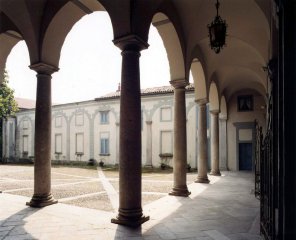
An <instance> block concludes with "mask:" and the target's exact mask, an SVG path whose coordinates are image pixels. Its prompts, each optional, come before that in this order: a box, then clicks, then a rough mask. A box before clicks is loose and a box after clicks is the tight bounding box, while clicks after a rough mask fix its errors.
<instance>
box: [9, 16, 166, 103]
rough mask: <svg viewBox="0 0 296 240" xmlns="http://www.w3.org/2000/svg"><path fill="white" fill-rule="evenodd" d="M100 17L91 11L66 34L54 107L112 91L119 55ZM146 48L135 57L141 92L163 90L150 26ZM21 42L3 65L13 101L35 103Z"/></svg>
mask: <svg viewBox="0 0 296 240" xmlns="http://www.w3.org/2000/svg"><path fill="white" fill-rule="evenodd" d="M112 40H113V30H112V25H111V21H110V18H109V16H108V14H107V13H106V12H95V13H92V14H90V15H86V16H85V17H83V18H82V19H81V20H80V21H78V22H77V23H76V24H75V25H74V26H73V28H72V30H71V31H70V32H69V34H68V35H67V37H66V39H65V42H64V45H63V48H62V51H61V57H60V63H59V68H60V70H59V71H58V72H56V73H54V74H53V75H52V102H53V103H55V104H59V103H69V102H78V101H85V100H91V99H94V98H96V97H99V96H102V95H104V94H106V93H110V92H114V91H116V90H117V88H118V83H119V82H120V76H121V54H120V49H119V48H117V47H116V46H115V45H114V44H113V42H112ZM148 43H149V44H150V47H149V48H148V49H147V50H143V51H142V52H141V58H140V74H141V88H142V89H143V88H148V87H156V86H165V85H169V80H170V72H169V63H168V59H167V54H166V51H165V48H164V45H163V42H162V40H161V38H160V35H159V34H158V32H157V30H156V28H155V27H153V26H151V28H150V33H149V40H148ZM29 65H30V61H29V53H28V50H27V46H26V44H25V42H24V41H21V42H19V43H18V44H17V45H16V46H15V47H14V48H13V49H12V51H11V53H10V55H9V56H8V59H7V62H6V69H7V71H8V74H9V85H10V87H11V88H13V89H14V90H15V97H20V98H28V99H36V72H35V71H32V70H30V69H29V67H28V66H29Z"/></svg>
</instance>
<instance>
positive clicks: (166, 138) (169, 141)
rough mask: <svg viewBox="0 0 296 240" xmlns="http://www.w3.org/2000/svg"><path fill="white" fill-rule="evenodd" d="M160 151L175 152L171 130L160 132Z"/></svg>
mask: <svg viewBox="0 0 296 240" xmlns="http://www.w3.org/2000/svg"><path fill="white" fill-rule="evenodd" d="M160 138H161V139H160V144H161V145H160V153H173V136H172V132H171V131H161V132H160Z"/></svg>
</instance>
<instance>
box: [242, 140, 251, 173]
mask: <svg viewBox="0 0 296 240" xmlns="http://www.w3.org/2000/svg"><path fill="white" fill-rule="evenodd" d="M252 152H253V146H252V143H239V170H248V171H251V170H252V162H253V161H252V160H253V159H252V156H253V154H252Z"/></svg>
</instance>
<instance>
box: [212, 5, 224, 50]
mask: <svg viewBox="0 0 296 240" xmlns="http://www.w3.org/2000/svg"><path fill="white" fill-rule="evenodd" d="M219 6H220V3H219V0H217V3H216V9H217V15H216V17H215V19H214V20H213V22H211V23H210V24H208V29H209V37H210V46H211V49H213V50H214V51H215V53H219V52H220V50H221V49H222V48H223V46H225V45H226V44H225V39H226V29H227V24H226V21H225V20H222V18H221V17H220V16H219Z"/></svg>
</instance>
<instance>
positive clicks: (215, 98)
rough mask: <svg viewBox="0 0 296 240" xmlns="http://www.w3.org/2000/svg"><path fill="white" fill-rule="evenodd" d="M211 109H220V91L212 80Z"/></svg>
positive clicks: (210, 92) (210, 91)
mask: <svg viewBox="0 0 296 240" xmlns="http://www.w3.org/2000/svg"><path fill="white" fill-rule="evenodd" d="M209 103H210V111H220V104H219V93H218V88H217V85H216V83H215V82H214V81H212V82H211V85H210V90H209Z"/></svg>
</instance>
